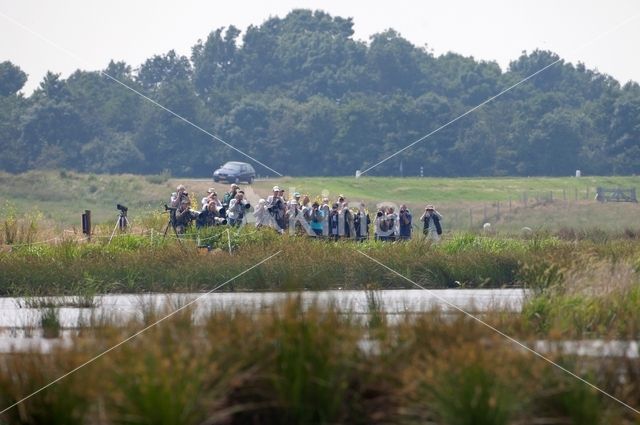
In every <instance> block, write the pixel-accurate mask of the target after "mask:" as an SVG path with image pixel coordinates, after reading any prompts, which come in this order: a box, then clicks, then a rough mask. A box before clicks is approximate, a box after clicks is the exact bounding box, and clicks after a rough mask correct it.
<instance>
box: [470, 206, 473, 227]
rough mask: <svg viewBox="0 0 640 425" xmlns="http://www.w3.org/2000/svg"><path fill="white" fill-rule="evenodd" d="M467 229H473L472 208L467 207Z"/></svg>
mask: <svg viewBox="0 0 640 425" xmlns="http://www.w3.org/2000/svg"><path fill="white" fill-rule="evenodd" d="M469 229H473V208H469Z"/></svg>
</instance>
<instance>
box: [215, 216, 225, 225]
mask: <svg viewBox="0 0 640 425" xmlns="http://www.w3.org/2000/svg"><path fill="white" fill-rule="evenodd" d="M213 221H214V222H215V223H216V225H218V226H220V225H225V224H227V219H226V218H224V217H215V218H214V219H213Z"/></svg>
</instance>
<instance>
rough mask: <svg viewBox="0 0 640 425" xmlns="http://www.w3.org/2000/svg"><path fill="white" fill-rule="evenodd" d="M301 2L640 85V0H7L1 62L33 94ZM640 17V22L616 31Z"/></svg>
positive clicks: (479, 51) (437, 39)
mask: <svg viewBox="0 0 640 425" xmlns="http://www.w3.org/2000/svg"><path fill="white" fill-rule="evenodd" d="M295 8H308V9H322V10H324V11H327V12H329V13H330V14H332V15H334V16H342V17H352V18H353V19H354V23H355V26H354V28H355V38H356V39H360V40H368V39H369V36H371V35H372V34H375V33H377V32H380V31H383V30H385V29H387V28H393V29H395V30H397V31H398V32H400V34H401V35H402V36H403V37H404V38H406V39H408V40H409V41H411V42H412V43H413V44H415V45H417V46H427V47H428V49H430V50H431V51H432V52H433V53H434V54H436V55H439V54H442V53H446V52H448V51H453V52H456V53H460V54H463V55H468V56H473V57H475V58H476V59H484V60H495V61H497V62H498V63H499V64H500V66H501V67H502V68H503V69H506V67H507V65H508V64H509V61H511V60H513V59H515V58H517V57H518V56H519V55H520V53H521V52H522V51H523V50H527V51H532V50H534V49H536V48H541V49H547V50H552V51H554V52H556V53H558V54H559V55H560V56H561V57H563V58H564V59H566V60H568V61H570V62H572V63H577V62H583V63H585V64H586V65H587V67H589V68H596V69H598V70H599V71H600V72H603V73H606V74H609V75H612V76H613V77H615V78H617V79H618V80H620V81H621V82H623V83H624V82H626V81H628V80H634V81H640V55H639V54H638V52H639V50H640V49H638V46H637V44H638V42H639V41H640V2H638V1H637V0H620V1H609V2H605V1H604V0H602V1H593V0H586V1H585V0H581V1H579V0H537V1H520V0H484V1H478V0H447V1H445V0H439V1H431V0H428V1H426V0H423V1H419V0H415V1H407V0H395V1H377V0H368V1H364V0H357V1H348V0H316V1H294V0H282V1H272V0H252V1H238V0H236V1H231V0H226V1H211V0H209V1H204V0H202V1H196V0H182V1H168V0H153V1H151V0H110V1H108V2H97V1H92V0H59V1H49V0H0V36H1V40H2V43H0V62H1V61H5V60H10V61H12V62H13V63H14V64H16V65H19V66H20V67H21V68H22V69H23V70H24V71H25V72H27V74H28V75H29V81H28V82H27V86H26V87H25V90H24V91H25V92H26V93H30V92H31V91H32V90H33V89H34V88H35V87H37V85H38V84H39V83H40V81H41V80H42V77H43V76H44V74H45V73H46V71H47V70H50V71H53V72H59V73H62V74H63V76H65V77H66V76H68V75H69V74H70V73H71V72H73V71H74V70H76V69H78V68H81V69H84V70H97V69H104V68H105V67H106V65H107V63H108V62H109V60H110V59H115V60H124V61H125V62H127V63H128V64H130V65H132V66H133V67H134V68H135V67H137V66H139V65H140V64H141V63H142V62H143V61H144V60H145V59H147V58H149V57H151V56H152V55H154V54H161V53H166V52H167V51H168V50H170V49H175V50H176V51H177V52H178V53H179V54H184V55H187V56H189V55H190V49H191V47H192V46H193V45H194V44H195V43H196V41H197V40H198V39H204V38H206V36H207V35H208V34H209V32H210V31H212V30H214V29H216V28H218V27H222V26H228V25H231V24H233V25H235V26H236V27H238V28H240V29H241V30H243V31H244V30H245V29H246V27H247V26H249V25H251V24H253V25H260V24H261V23H262V22H264V21H265V20H266V19H268V18H269V17H271V16H280V17H284V16H285V15H286V14H287V13H288V12H289V11H291V10H292V9H295ZM3 15H6V16H8V17H10V18H12V19H14V20H16V21H18V22H20V23H21V24H23V25H24V26H26V27H28V28H29V29H31V30H32V31H35V32H38V33H40V34H41V35H42V36H44V37H46V38H47V39H49V40H50V41H52V42H53V43H55V44H57V45H58V46H60V47H62V48H64V49H66V50H68V51H70V52H73V53H74V54H75V55H77V57H73V56H70V55H68V54H67V53H65V52H63V51H61V50H59V49H56V48H55V47H52V46H51V45H50V44H47V43H45V42H43V41H42V40H40V39H38V38H37V37H36V36H34V35H33V34H31V33H29V32H28V31H25V29H23V28H21V27H19V26H17V25H16V24H15V23H13V22H12V21H10V20H8V19H7V18H6V17H5V16H3ZM632 17H635V18H638V19H634V20H633V21H632V22H629V23H628V24H626V25H625V26H623V27H621V28H619V29H616V30H614V31H611V32H609V33H607V32H608V31H609V30H612V29H613V28H614V27H616V26H617V25H618V24H620V23H622V22H624V21H625V20H626V19H628V18H632ZM605 33H607V34H605ZM598 37H600V38H598ZM594 40H595V41H594ZM585 44H588V45H586V46H584V45H585ZM581 46H584V47H582V48H580V47H581ZM79 58H80V60H79Z"/></svg>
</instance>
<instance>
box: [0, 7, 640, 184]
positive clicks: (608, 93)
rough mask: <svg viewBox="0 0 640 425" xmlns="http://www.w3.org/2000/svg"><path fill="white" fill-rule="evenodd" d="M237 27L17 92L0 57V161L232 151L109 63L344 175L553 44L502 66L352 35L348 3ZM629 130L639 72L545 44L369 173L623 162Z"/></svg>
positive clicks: (394, 37)
mask: <svg viewBox="0 0 640 425" xmlns="http://www.w3.org/2000/svg"><path fill="white" fill-rule="evenodd" d="M241 34H242V32H241V31H240V30H239V29H238V28H236V27H234V26H229V27H226V28H219V29H216V30H214V31H212V32H211V33H210V34H209V35H208V37H207V38H206V40H198V41H197V43H196V44H195V45H194V46H193V47H192V49H191V55H190V57H186V56H181V55H178V54H176V52H175V51H173V50H171V51H169V52H167V53H166V54H162V55H155V56H153V57H151V58H149V59H147V60H146V61H145V62H144V63H143V64H142V65H140V66H139V67H138V68H136V69H134V68H132V66H131V65H129V64H126V63H123V62H116V61H111V62H110V63H109V64H108V66H107V67H106V68H105V69H104V70H103V72H104V73H102V72H90V71H83V70H77V71H76V72H74V73H73V74H72V75H70V76H69V78H67V79H63V78H61V77H60V75H58V74H54V73H51V72H49V73H48V74H47V75H46V76H45V77H44V79H43V81H42V82H41V83H40V85H39V87H38V88H37V89H36V90H35V91H34V92H33V93H32V94H31V95H30V96H24V95H22V94H20V90H21V89H22V87H23V86H24V84H25V82H26V80H27V76H26V74H25V73H24V72H23V71H22V70H21V69H20V67H19V66H18V65H16V64H13V63H11V62H3V63H0V148H1V149H2V152H3V154H2V156H0V169H2V170H5V171H9V172H22V171H26V170H30V169H34V168H65V169H73V170H77V171H83V172H100V173H122V172H131V173H141V174H158V173H161V172H167V171H168V172H170V173H171V174H173V175H179V176H202V175H209V174H210V173H211V171H212V170H213V169H214V168H216V167H217V166H219V165H220V164H221V163H223V162H225V161H227V160H241V161H242V160H246V159H243V157H242V156H241V155H239V154H238V153H236V152H234V151H233V150H232V149H230V148H228V147H226V146H225V145H224V144H222V143H220V142H218V141H215V140H213V139H212V138H211V137H210V136H208V135H206V134H205V133H203V132H200V131H198V130H197V129H195V128H194V127H192V126H189V125H187V124H185V123H184V122H183V121H181V120H180V119H178V118H176V117H174V116H172V115H170V114H168V113H167V112H166V111H164V110H162V109H161V108H158V107H157V106H155V105H153V104H152V103H151V102H148V101H147V100H145V99H143V98H142V97H141V96H139V95H137V94H136V93H134V92H132V91H131V90H128V89H126V88H125V87H123V86H122V85H121V84H118V82H116V81H114V80H113V79H117V80H119V81H121V82H122V83H124V84H126V85H128V86H130V87H132V88H133V89H135V90H137V91H139V92H140V93H143V94H144V95H145V96H148V97H149V98H151V99H153V100H155V101H157V102H158V103H160V104H162V105H163V106H165V107H167V108H169V109H171V110H172V111H174V112H175V113H177V114H179V115H181V116H183V117H185V118H186V119H188V120H190V121H191V122H193V123H194V124H196V125H198V126H200V127H202V128H204V129H206V130H207V131H209V132H210V133H212V134H215V135H216V136H218V137H219V138H221V139H223V140H225V141H226V142H228V143H229V144H231V145H233V146H235V147H236V148H238V149H240V150H242V151H244V152H246V153H247V154H249V155H251V156H253V157H255V158H256V159H258V160H260V161H261V162H263V163H265V164H267V165H268V166H269V167H271V168H273V169H275V170H277V171H279V172H281V173H283V174H287V175H294V176H295V175H308V176H311V175H328V176H330V175H353V173H354V172H355V170H358V169H360V170H364V169H366V168H368V167H370V166H372V165H373V164H376V163H377V162H379V161H380V160H382V159H384V158H386V157H387V156H389V155H391V154H393V153H394V152H396V151H398V150H399V149H400V148H402V147H404V146H406V145H408V144H409V143H412V142H414V141H416V140H418V139H419V138H421V137H422V136H424V135H425V134H428V133H430V132H432V131H433V130H435V129H437V128H438V127H440V126H441V125H443V124H445V123H447V122H449V121H451V120H452V119H454V118H456V117H458V116H459V115H460V114H462V113H464V112H466V111H468V110H469V109H470V108H472V107H474V106H476V105H478V104H480V103H481V102H483V101H485V100H486V99H488V98H489V97H491V96H493V95H495V94H497V93H499V92H500V91H502V90H504V89H505V88H507V87H509V86H511V85H513V84H514V83H516V82H518V81H520V80H521V79H523V78H524V77H527V76H529V75H531V74H533V73H534V72H536V71H538V70H540V69H541V68H543V67H545V66H546V65H548V64H550V63H552V62H554V61H557V60H559V59H560V58H559V56H558V55H556V54H555V53H553V52H549V51H541V50H536V51H533V52H529V53H527V52H523V53H522V54H521V56H520V57H518V58H517V59H515V60H513V61H512V62H511V63H510V64H509V67H508V68H507V69H506V70H504V71H503V70H502V69H501V68H500V67H499V66H498V64H497V63H495V62H491V61H479V60H476V59H474V58H473V57H465V56H462V55H459V54H456V53H451V52H450V53H447V54H444V55H440V56H435V55H434V54H433V53H432V52H430V50H429V49H428V47H427V46H415V45H413V44H412V43H410V42H409V41H407V40H406V39H404V38H402V36H401V35H400V34H399V33H397V32H396V31H394V30H393V29H389V30H386V31H384V32H382V33H378V34H375V35H373V36H372V37H371V38H370V40H368V42H365V41H360V40H355V39H354V38H353V34H354V31H353V21H352V20H351V19H346V18H341V17H333V16H331V15H329V14H327V13H325V12H322V11H311V10H294V11H292V12H291V13H289V14H288V15H287V16H285V17H284V18H279V17H273V18H270V19H268V20H267V21H265V22H263V23H262V24H261V25H257V26H249V27H248V28H247V29H246V31H245V32H244V33H243V34H242V36H241ZM105 74H106V75H105ZM109 77H112V78H109ZM639 142H640V86H639V85H638V84H637V83H635V82H629V83H626V84H624V85H621V84H620V83H619V82H618V81H617V80H615V79H614V78H612V77H611V76H608V75H606V74H602V73H599V72H597V71H595V70H590V69H587V68H586V67H585V66H584V65H582V64H578V65H573V64H570V63H566V62H565V61H563V60H560V61H559V62H558V63H557V64H555V65H553V66H551V67H550V68H548V69H547V70H545V71H544V72H542V73H540V74H539V75H537V76H535V77H533V78H532V79H530V80H528V81H527V82H525V83H523V84H521V85H520V86H518V87H517V88H515V89H513V90H511V91H509V92H508V93H506V94H505V95H503V96H501V97H499V98H498V99H496V100H494V101H493V102H491V103H489V104H487V105H485V106H483V107H481V108H479V109H478V110H476V111H475V112H473V113H471V114H469V115H468V116H465V117H464V118H462V119H460V120H459V121H456V122H455V123H453V124H452V125H450V126H448V127H447V128H445V129H443V130H442V131H439V132H437V133H435V134H434V135H433V136H432V137H429V138H427V139H426V140H424V141H422V142H420V143H417V144H416V145H415V146H413V147H412V148H410V149H407V150H406V151H404V152H403V153H402V154H400V155H397V156H395V157H394V158H392V159H391V160H389V161H387V162H385V163H383V164H381V165H380V166H378V167H376V168H374V169H373V170H372V171H371V172H370V174H371V175H418V174H419V172H420V168H421V167H422V169H423V172H424V175H428V176H504V175H514V176H518V175H521V176H533V175H570V174H572V173H573V172H574V171H575V170H576V169H581V170H583V172H585V173H589V174H601V175H606V174H632V173H637V172H638V171H639V170H640V143H639ZM247 162H251V161H247ZM254 166H255V167H256V170H257V172H258V174H261V175H269V174H270V172H269V171H268V170H266V169H264V168H262V167H260V166H259V165H257V164H255V163H254Z"/></svg>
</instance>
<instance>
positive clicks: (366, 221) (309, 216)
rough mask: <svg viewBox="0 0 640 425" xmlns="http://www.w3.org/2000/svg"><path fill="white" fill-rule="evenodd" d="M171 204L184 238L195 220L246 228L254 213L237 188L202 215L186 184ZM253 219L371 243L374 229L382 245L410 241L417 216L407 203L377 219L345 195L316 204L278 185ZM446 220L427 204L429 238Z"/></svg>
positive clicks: (211, 196)
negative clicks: (246, 220) (412, 212)
mask: <svg viewBox="0 0 640 425" xmlns="http://www.w3.org/2000/svg"><path fill="white" fill-rule="evenodd" d="M170 203H171V207H170V209H171V210H172V211H173V214H172V218H171V220H172V224H173V225H174V228H175V229H176V232H177V233H184V232H185V230H186V228H187V227H188V226H189V225H190V224H191V223H192V222H194V221H195V223H196V226H197V227H205V226H216V225H229V226H241V225H242V224H243V223H244V222H245V218H246V217H247V215H248V213H249V210H250V208H251V204H250V203H249V201H248V200H247V199H246V198H245V194H244V191H243V190H242V189H241V188H240V187H239V186H238V185H237V184H232V185H231V187H230V188H229V191H228V192H226V193H225V194H224V196H223V198H222V200H220V199H219V197H218V194H217V193H216V191H215V190H214V189H213V188H211V189H209V190H208V191H207V196H205V197H204V198H202V200H201V209H200V210H199V211H195V210H193V209H192V200H191V198H190V197H189V193H188V192H187V190H186V188H185V187H184V185H180V186H178V188H177V192H174V193H172V195H171V200H170ZM253 216H254V218H255V226H256V227H269V228H273V229H275V230H276V231H277V232H279V233H284V232H285V231H289V232H290V233H293V234H308V235H310V236H314V237H326V238H330V239H334V240H338V239H354V240H360V241H361V240H365V239H368V238H369V237H370V232H371V231H372V230H373V237H374V238H375V239H376V240H381V241H395V240H408V239H411V237H412V232H413V228H414V222H413V215H412V214H411V211H410V210H409V209H408V208H407V206H406V205H404V204H402V205H401V206H400V208H399V210H398V212H397V213H396V212H395V209H394V207H393V206H381V207H379V208H378V210H377V211H376V214H375V217H374V218H373V220H372V219H371V216H370V215H369V212H368V211H367V210H366V207H365V204H364V203H362V202H360V203H358V205H357V207H355V208H351V207H350V206H349V202H348V201H347V199H346V198H345V196H344V195H339V196H338V198H337V200H336V202H333V203H332V202H330V200H329V198H328V197H322V198H320V197H318V198H317V200H314V201H313V202H312V201H311V198H310V197H309V195H301V194H300V193H298V192H295V193H293V195H292V196H291V197H290V198H287V196H286V195H285V191H284V189H282V188H280V187H279V186H274V187H273V191H272V194H271V195H269V196H268V197H267V198H266V199H260V200H259V201H258V204H257V205H256V206H255V208H254V210H253ZM441 220H442V215H441V214H440V213H439V212H438V211H436V209H435V208H434V206H433V205H427V206H426V207H425V210H424V213H423V214H422V215H421V216H420V222H421V223H422V230H423V233H424V235H426V236H427V237H428V238H430V239H431V240H433V241H438V240H439V239H440V235H441V234H442V225H441ZM372 225H373V226H372Z"/></svg>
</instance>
